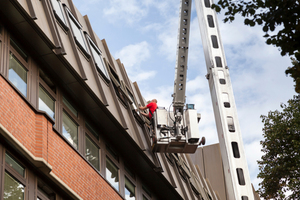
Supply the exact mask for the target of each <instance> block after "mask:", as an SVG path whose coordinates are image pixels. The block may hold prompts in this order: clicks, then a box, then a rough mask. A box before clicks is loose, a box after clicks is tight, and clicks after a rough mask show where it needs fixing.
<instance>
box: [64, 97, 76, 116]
mask: <svg viewBox="0 0 300 200" xmlns="http://www.w3.org/2000/svg"><path fill="white" fill-rule="evenodd" d="M63 103H64V104H65V105H66V106H67V108H68V109H69V110H70V111H71V112H72V113H73V114H74V115H75V117H78V111H77V110H76V109H75V108H74V106H72V104H71V103H70V102H69V101H68V100H67V99H66V98H65V97H63Z"/></svg>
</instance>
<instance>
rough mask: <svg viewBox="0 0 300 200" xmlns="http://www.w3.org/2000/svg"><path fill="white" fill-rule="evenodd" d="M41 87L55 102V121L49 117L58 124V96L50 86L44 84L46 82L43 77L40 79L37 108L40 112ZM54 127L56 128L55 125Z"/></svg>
mask: <svg viewBox="0 0 300 200" xmlns="http://www.w3.org/2000/svg"><path fill="white" fill-rule="evenodd" d="M40 87H42V89H44V91H45V92H46V93H48V95H49V97H50V98H51V99H52V100H53V101H54V119H53V118H52V117H51V116H49V117H51V119H52V120H53V121H54V122H56V119H57V117H55V116H57V100H56V99H57V97H56V94H55V93H54V92H53V91H52V90H51V89H50V88H49V86H48V85H47V84H46V83H45V82H44V80H43V79H42V78H41V77H39V85H38V95H37V99H38V100H37V108H38V110H40V103H39V99H40ZM41 111H43V112H45V113H46V114H48V113H47V112H46V111H44V110H41ZM48 115H49V114H48ZM54 126H55V124H54Z"/></svg>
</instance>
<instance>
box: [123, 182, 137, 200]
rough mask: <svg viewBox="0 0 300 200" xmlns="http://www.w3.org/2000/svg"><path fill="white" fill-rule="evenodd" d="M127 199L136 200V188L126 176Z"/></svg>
mask: <svg viewBox="0 0 300 200" xmlns="http://www.w3.org/2000/svg"><path fill="white" fill-rule="evenodd" d="M125 199H126V200H135V186H134V185H133V184H132V183H131V181H130V180H129V179H128V178H127V177H126V176H125Z"/></svg>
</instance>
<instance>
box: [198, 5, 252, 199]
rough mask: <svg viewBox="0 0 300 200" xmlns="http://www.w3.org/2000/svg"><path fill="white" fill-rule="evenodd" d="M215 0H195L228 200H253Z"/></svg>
mask: <svg viewBox="0 0 300 200" xmlns="http://www.w3.org/2000/svg"><path fill="white" fill-rule="evenodd" d="M212 3H213V2H212V0H195V4H196V11H197V16H198V22H199V26H200V32H201V38H202V44H203V50H204V55H205V61H206V67H207V75H206V77H207V79H208V82H209V87H210V93H211V98H212V104H213V109H214V115H215V121H216V126H217V132H218V137H219V143H220V149H221V155H222V160H223V168H224V174H225V181H226V189H227V199H228V200H233V199H234V200H253V199H254V196H253V191H252V186H251V182H250V176H249V171H248V166H247V160H246V158H245V152H244V146H243V141H242V136H241V131H240V126H239V121H238V116H237V111H236V106H235V100H234V96H233V91H232V85H231V81H230V77H229V70H228V67H227V64H226V60H225V54H224V50H223V44H222V42H221V37H220V33H219V29H218V21H217V16H216V13H215V11H214V10H213V9H211V4H212Z"/></svg>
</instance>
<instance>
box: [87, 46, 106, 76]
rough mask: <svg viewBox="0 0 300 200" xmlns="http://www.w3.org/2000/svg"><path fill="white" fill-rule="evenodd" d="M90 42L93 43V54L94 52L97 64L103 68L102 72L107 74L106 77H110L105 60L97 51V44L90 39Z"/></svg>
mask: <svg viewBox="0 0 300 200" xmlns="http://www.w3.org/2000/svg"><path fill="white" fill-rule="evenodd" d="M90 44H91V47H92V48H91V49H92V54H93V57H94V60H95V63H96V66H97V67H98V68H99V69H100V70H101V72H102V73H103V74H104V75H105V76H106V78H109V76H108V73H107V70H106V68H105V66H104V63H103V60H102V57H101V55H100V53H98V52H97V51H96V49H95V46H94V45H93V44H92V42H91V41H90Z"/></svg>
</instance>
